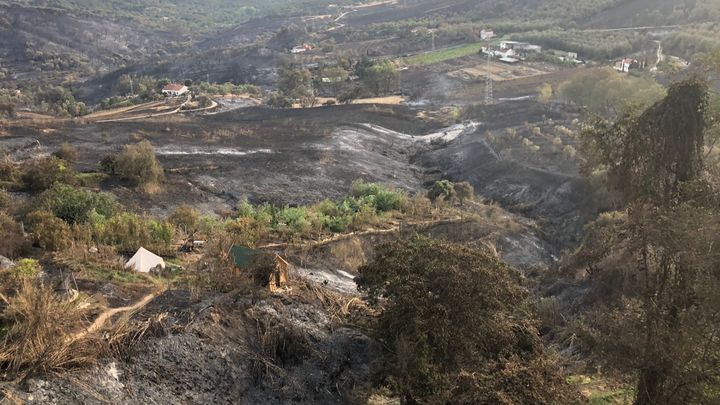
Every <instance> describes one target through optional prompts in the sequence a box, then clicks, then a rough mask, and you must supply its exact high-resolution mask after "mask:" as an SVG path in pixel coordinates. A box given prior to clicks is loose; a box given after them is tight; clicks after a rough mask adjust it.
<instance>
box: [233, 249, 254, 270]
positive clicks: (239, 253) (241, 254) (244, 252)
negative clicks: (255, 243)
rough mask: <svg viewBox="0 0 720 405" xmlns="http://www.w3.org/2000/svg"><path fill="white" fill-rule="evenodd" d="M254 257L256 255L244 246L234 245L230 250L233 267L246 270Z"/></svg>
mask: <svg viewBox="0 0 720 405" xmlns="http://www.w3.org/2000/svg"><path fill="white" fill-rule="evenodd" d="M255 255H257V252H256V251H255V250H254V249H250V248H249V247H246V246H238V245H235V246H233V247H231V248H230V259H231V260H232V261H233V264H234V265H235V267H237V268H240V269H246V268H248V267H250V266H252V264H253V262H254V260H255Z"/></svg>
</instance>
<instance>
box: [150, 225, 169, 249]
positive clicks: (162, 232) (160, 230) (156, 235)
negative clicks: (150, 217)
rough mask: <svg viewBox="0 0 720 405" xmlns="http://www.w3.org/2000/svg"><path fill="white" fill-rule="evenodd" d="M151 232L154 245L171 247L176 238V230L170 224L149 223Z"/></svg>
mask: <svg viewBox="0 0 720 405" xmlns="http://www.w3.org/2000/svg"><path fill="white" fill-rule="evenodd" d="M148 228H149V230H150V241H151V242H152V243H154V244H159V245H164V246H169V245H171V244H172V242H173V237H174V236H175V228H173V225H172V224H171V223H169V222H165V221H150V222H148Z"/></svg>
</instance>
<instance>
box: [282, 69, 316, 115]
mask: <svg viewBox="0 0 720 405" xmlns="http://www.w3.org/2000/svg"><path fill="white" fill-rule="evenodd" d="M278 90H279V91H280V93H281V94H283V95H285V96H286V97H289V98H291V99H293V100H300V102H301V103H302V104H303V105H305V104H306V103H308V102H309V101H310V100H311V99H312V97H313V89H312V76H311V75H310V71H309V70H307V69H303V68H300V67H296V66H293V65H291V64H289V63H285V64H283V65H282V66H281V67H280V81H279V82H278Z"/></svg>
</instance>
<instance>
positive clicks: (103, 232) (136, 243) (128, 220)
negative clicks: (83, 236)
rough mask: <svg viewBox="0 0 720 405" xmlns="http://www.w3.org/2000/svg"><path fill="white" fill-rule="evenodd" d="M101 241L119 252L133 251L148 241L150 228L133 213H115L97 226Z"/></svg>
mask: <svg viewBox="0 0 720 405" xmlns="http://www.w3.org/2000/svg"><path fill="white" fill-rule="evenodd" d="M98 231H99V232H98V233H99V236H100V237H99V239H100V242H101V243H104V244H107V245H111V246H115V247H116V248H117V249H118V251H119V252H123V253H134V252H135V251H136V250H137V249H138V248H139V247H140V246H144V245H147V244H149V243H150V241H151V235H150V230H149V228H148V226H147V224H146V223H145V221H144V220H143V219H142V218H140V217H139V216H137V215H135V214H130V213H122V214H119V215H116V216H114V217H112V218H110V219H108V220H107V221H105V222H104V223H102V224H101V227H98Z"/></svg>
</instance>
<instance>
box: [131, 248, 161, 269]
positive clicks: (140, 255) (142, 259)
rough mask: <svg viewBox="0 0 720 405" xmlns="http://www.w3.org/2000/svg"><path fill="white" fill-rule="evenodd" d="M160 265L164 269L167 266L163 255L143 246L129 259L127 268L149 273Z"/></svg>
mask: <svg viewBox="0 0 720 405" xmlns="http://www.w3.org/2000/svg"><path fill="white" fill-rule="evenodd" d="M158 266H160V267H161V268H163V269H164V268H165V261H164V260H163V259H162V257H160V256H158V255H156V254H155V253H152V252H150V251H149V250H147V249H145V248H143V247H141V248H140V249H138V251H137V253H135V256H133V257H132V258H131V259H130V260H128V262H127V264H126V265H125V268H126V269H133V270H135V271H138V272H140V273H149V272H150V270H152V269H154V268H156V267H158Z"/></svg>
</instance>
